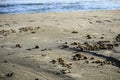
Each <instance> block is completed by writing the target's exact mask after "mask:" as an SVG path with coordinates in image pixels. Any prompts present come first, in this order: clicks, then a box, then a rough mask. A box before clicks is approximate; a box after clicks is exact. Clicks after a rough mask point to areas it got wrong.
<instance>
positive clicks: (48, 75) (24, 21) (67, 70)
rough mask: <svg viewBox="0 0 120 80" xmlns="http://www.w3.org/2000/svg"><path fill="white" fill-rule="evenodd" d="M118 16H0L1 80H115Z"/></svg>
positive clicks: (119, 72)
mask: <svg viewBox="0 0 120 80" xmlns="http://www.w3.org/2000/svg"><path fill="white" fill-rule="evenodd" d="M119 13H120V10H109V11H87V12H51V13H31V14H2V15H1V14H0V80H21V79H22V80H56V79H58V80H110V79H113V80H118V79H120V64H119V63H120V52H119V51H120V32H119V31H120V14H119Z"/></svg>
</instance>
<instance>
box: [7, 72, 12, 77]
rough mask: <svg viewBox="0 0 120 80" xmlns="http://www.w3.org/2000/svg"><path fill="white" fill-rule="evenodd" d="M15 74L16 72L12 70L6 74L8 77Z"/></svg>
mask: <svg viewBox="0 0 120 80" xmlns="http://www.w3.org/2000/svg"><path fill="white" fill-rule="evenodd" d="M13 75H14V72H10V73H7V74H6V76H7V77H12V76H13Z"/></svg>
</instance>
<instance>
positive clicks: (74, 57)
mask: <svg viewBox="0 0 120 80" xmlns="http://www.w3.org/2000/svg"><path fill="white" fill-rule="evenodd" d="M80 59H82V54H81V53H77V54H75V55H74V56H73V60H75V61H77V60H80Z"/></svg>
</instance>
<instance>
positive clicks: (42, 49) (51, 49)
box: [41, 48, 52, 51]
mask: <svg viewBox="0 0 120 80" xmlns="http://www.w3.org/2000/svg"><path fill="white" fill-rule="evenodd" d="M45 50H52V49H51V48H48V49H47V48H44V49H42V50H41V51H45Z"/></svg>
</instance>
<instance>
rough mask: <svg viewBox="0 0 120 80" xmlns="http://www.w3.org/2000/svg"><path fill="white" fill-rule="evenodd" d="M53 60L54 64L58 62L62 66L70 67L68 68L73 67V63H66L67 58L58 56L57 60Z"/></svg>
mask: <svg viewBox="0 0 120 80" xmlns="http://www.w3.org/2000/svg"><path fill="white" fill-rule="evenodd" d="M51 62H52V64H56V63H58V64H59V65H61V66H62V67H66V68H68V69H72V66H71V65H72V63H65V60H64V59H62V58H58V59H57V60H54V59H53V60H52V61H51Z"/></svg>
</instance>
